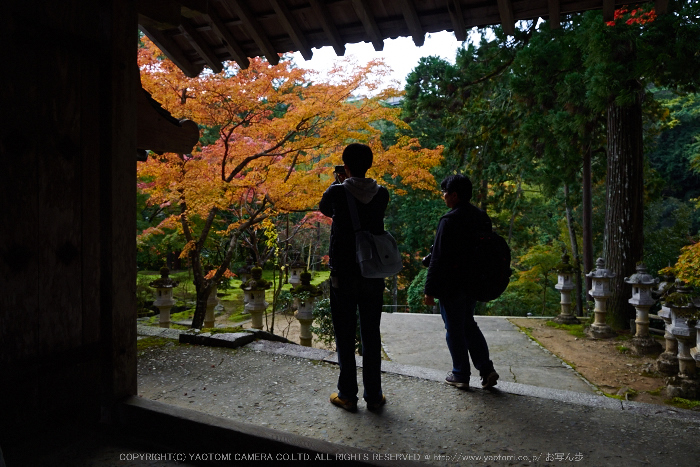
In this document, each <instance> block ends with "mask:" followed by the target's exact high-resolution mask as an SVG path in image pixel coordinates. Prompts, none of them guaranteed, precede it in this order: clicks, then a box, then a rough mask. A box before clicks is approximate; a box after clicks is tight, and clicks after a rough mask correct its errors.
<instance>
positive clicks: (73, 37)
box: [0, 0, 139, 461]
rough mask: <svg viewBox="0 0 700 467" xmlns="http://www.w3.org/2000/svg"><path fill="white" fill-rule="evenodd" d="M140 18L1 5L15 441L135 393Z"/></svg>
mask: <svg viewBox="0 0 700 467" xmlns="http://www.w3.org/2000/svg"><path fill="white" fill-rule="evenodd" d="M136 18H137V17H136V10H135V4H134V1H133V0H129V1H120V0H105V1H100V2H95V1H92V0H69V1H65V2H53V1H48V0H27V1H24V2H14V3H12V4H11V5H8V6H7V7H6V8H5V9H4V11H3V19H4V27H3V31H2V32H0V34H2V41H3V50H4V52H3V63H4V65H5V66H4V67H3V72H2V74H1V75H0V101H1V102H3V105H2V106H1V107H0V112H1V118H0V121H1V122H2V124H1V125H0V159H1V160H2V161H3V170H1V171H0V212H2V213H3V222H2V224H3V227H2V228H1V229H0V284H2V285H1V288H2V293H1V294H0V375H2V376H1V378H2V384H0V413H2V414H3V416H2V418H3V422H2V424H0V445H2V447H3V450H6V447H7V446H8V445H10V444H11V442H12V441H13V440H15V439H22V437H23V436H26V434H28V433H31V432H35V431H38V430H40V429H44V428H47V427H55V426H61V425H63V424H67V423H71V422H78V423H84V422H86V421H96V420H98V419H99V417H100V413H101V409H102V408H104V407H109V406H110V404H111V403H112V401H114V400H116V399H118V398H121V397H124V396H127V395H130V394H135V393H136V335H135V334H136V329H135V319H136V304H135V290H134V289H135V282H136V281H135V275H136V265H135V240H134V233H135V190H136V187H135V173H136V159H135V150H136V143H135V138H136V130H135V121H136V119H135V103H136V100H135V96H136V92H137V91H138V89H139V81H138V71H137V69H136V50H137V43H136V40H137V33H136V31H137V19H136ZM6 455H7V454H6ZM8 461H9V460H8Z"/></svg>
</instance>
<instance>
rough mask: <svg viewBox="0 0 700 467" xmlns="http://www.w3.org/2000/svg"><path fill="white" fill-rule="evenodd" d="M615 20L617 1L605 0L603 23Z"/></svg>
mask: <svg viewBox="0 0 700 467" xmlns="http://www.w3.org/2000/svg"><path fill="white" fill-rule="evenodd" d="M614 19H615V0H603V21H606V22H607V21H613V20H614Z"/></svg>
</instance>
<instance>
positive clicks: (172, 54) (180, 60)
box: [139, 20, 204, 78]
mask: <svg viewBox="0 0 700 467" xmlns="http://www.w3.org/2000/svg"><path fill="white" fill-rule="evenodd" d="M140 21H141V24H140V25H139V29H141V31H142V32H143V33H144V34H145V35H146V37H148V38H149V39H150V40H151V41H152V42H153V43H154V44H155V45H157V46H158V48H159V49H160V50H161V51H162V52H163V53H164V54H165V56H166V57H168V58H169V59H170V60H172V62H173V63H174V64H175V65H177V67H178V68H179V69H181V70H182V72H183V73H185V75H186V76H189V77H190V78H194V77H195V76H197V75H199V74H200V73H201V72H202V69H203V68H204V67H203V66H201V65H195V64H194V63H192V62H191V61H190V60H189V59H188V58H187V57H186V56H185V54H184V53H183V52H182V49H180V47H179V46H178V45H177V44H176V43H175V41H174V40H173V39H172V38H170V37H169V36H167V35H166V34H163V32H162V31H161V30H160V29H158V28H157V27H155V26H150V25H148V24H145V23H146V21H144V20H140Z"/></svg>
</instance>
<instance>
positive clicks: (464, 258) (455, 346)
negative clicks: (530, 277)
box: [424, 175, 498, 389]
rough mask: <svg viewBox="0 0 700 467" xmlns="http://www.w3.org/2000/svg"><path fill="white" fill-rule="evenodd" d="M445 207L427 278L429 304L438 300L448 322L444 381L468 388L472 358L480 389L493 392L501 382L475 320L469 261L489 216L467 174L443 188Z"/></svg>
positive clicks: (488, 225) (450, 178) (455, 177)
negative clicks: (475, 198)
mask: <svg viewBox="0 0 700 467" xmlns="http://www.w3.org/2000/svg"><path fill="white" fill-rule="evenodd" d="M440 187H441V188H442V193H443V196H444V200H445V204H446V205H447V207H448V208H450V211H449V212H448V213H447V214H445V215H444V216H442V217H441V218H440V222H439V224H438V228H437V232H436V234H435V241H434V243H433V247H432V252H431V254H430V262H429V265H428V274H427V277H426V280H425V299H424V302H425V304H426V305H428V306H434V305H435V299H436V298H437V299H439V303H440V314H441V315H442V319H443V321H444V323H445V330H446V340H447V348H448V349H449V351H450V355H451V356H452V371H451V372H450V373H448V375H447V377H446V378H445V382H446V383H447V384H450V385H452V386H455V387H458V388H468V387H469V377H470V375H471V366H470V364H469V357H470V356H471V359H472V362H473V363H474V367H475V368H476V369H477V370H478V371H479V375H480V376H481V386H482V387H483V388H486V389H488V388H491V387H493V386H495V385H496V384H497V382H498V373H496V370H495V369H494V367H493V362H492V361H491V360H490V359H489V348H488V344H487V343H486V339H485V338H484V335H483V333H482V332H481V329H479V325H478V324H477V322H476V321H475V320H474V307H475V306H476V301H477V300H476V298H475V297H474V296H473V295H474V293H472V292H470V291H468V286H467V282H468V280H469V278H470V276H471V275H473V271H470V267H471V268H473V265H470V257H471V256H473V252H474V247H475V245H476V244H477V242H478V241H479V240H478V236H479V234H480V233H482V232H491V230H492V227H491V219H490V218H489V216H488V215H487V214H486V213H485V212H484V211H482V210H481V209H479V208H477V207H476V206H474V205H473V204H471V202H470V201H471V198H472V182H471V180H469V178H467V177H465V176H463V175H450V176H448V177H446V178H445V179H444V180H443V181H442V183H441V184H440Z"/></svg>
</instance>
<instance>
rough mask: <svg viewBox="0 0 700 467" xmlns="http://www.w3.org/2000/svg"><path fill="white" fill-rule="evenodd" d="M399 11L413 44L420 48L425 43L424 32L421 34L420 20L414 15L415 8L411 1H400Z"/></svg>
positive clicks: (416, 14)
mask: <svg viewBox="0 0 700 467" xmlns="http://www.w3.org/2000/svg"><path fill="white" fill-rule="evenodd" d="M401 11H402V12H403V18H404V20H405V21H406V25H407V26H408V30H409V31H411V36H412V37H413V43H414V44H416V47H420V46H422V45H423V44H424V43H425V32H423V27H422V26H421V25H420V19H418V13H416V7H415V6H413V1H412V0H401Z"/></svg>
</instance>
